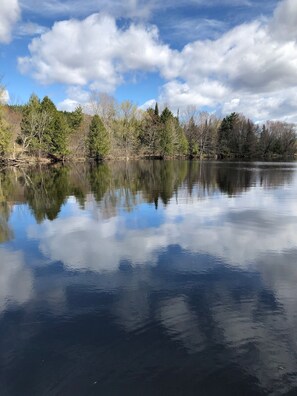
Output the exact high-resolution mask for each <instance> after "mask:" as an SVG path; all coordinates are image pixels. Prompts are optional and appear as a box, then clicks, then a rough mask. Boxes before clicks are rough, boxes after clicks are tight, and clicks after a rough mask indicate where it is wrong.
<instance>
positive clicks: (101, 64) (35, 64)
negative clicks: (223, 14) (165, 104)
mask: <svg viewBox="0 0 297 396" xmlns="http://www.w3.org/2000/svg"><path fill="white" fill-rule="evenodd" d="M61 38H63V39H61ZM29 50H30V53H31V56H30V57H23V58H19V66H20V69H21V71H23V72H31V73H32V74H33V76H34V77H35V78H36V79H37V80H39V81H40V82H41V83H54V82H59V83H66V84H73V85H81V86H83V85H87V84H90V85H91V86H92V87H96V89H100V90H102V91H111V90H113V89H114V88H115V87H116V86H117V85H119V84H121V83H122V82H123V74H124V73H125V72H128V71H136V70H142V71H155V70H158V69H159V70H164V73H166V74H168V75H170V68H169V67H168V66H169V60H170V57H171V55H172V51H171V50H170V49H169V47H168V46H167V45H164V44H162V43H160V42H159V37H158V30H157V29H156V28H155V27H145V26H143V25H135V24H131V25H130V26H129V27H128V28H127V29H119V28H118V26H117V25H116V21H115V19H114V18H112V17H111V16H108V15H104V14H94V15H91V16H90V17H88V18H86V19H84V20H83V21H79V20H75V19H72V20H69V21H62V22H57V23H55V24H54V26H53V28H52V29H51V31H49V32H48V33H45V34H43V35H41V36H40V37H39V38H35V39H33V41H32V42H31V44H30V46H29Z"/></svg>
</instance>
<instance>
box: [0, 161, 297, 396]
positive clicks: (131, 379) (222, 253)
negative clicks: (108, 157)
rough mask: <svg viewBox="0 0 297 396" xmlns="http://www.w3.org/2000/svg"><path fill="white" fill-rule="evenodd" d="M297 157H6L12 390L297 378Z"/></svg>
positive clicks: (267, 382)
mask: <svg viewBox="0 0 297 396" xmlns="http://www.w3.org/2000/svg"><path fill="white" fill-rule="evenodd" d="M296 307H297V164H296V163H261V162H250V163H239V162H238V163H236V162H202V163H200V162H195V161H193V162H187V161H139V162H136V161H135V162H132V161H131V162H110V163H106V164H102V165H99V166H97V167H96V166H93V167H89V166H87V165H84V164H81V165H80V164H73V165H69V166H66V167H51V168H46V167H40V168H38V167H37V168H24V169H6V170H4V171H2V172H1V173H0V394H1V396H14V395H16V396H23V395H24V396H27V395H28V396H35V395H36V396H41V395H63V396H65V395H71V396H76V395H77V396H84V395H88V396H89V395H108V396H109V395H129V396H133V395H144V396H146V395H154V396H155V395H162V396H163V395H170V396H175V395H228V396H230V395H267V394H269V395H270V394H272V395H283V394H292V395H293V394H297V330H296V329H297V308H296Z"/></svg>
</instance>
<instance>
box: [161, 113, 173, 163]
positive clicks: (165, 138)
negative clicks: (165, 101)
mask: <svg viewBox="0 0 297 396" xmlns="http://www.w3.org/2000/svg"><path fill="white" fill-rule="evenodd" d="M174 132H175V131H174V121H173V120H172V119H170V118H169V119H167V121H166V122H165V124H164V126H163V127H162V129H161V134H160V153H161V156H162V157H166V156H171V155H172V154H173V152H174V145H173V142H174Z"/></svg>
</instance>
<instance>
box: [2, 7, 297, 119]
mask: <svg viewBox="0 0 297 396" xmlns="http://www.w3.org/2000/svg"><path fill="white" fill-rule="evenodd" d="M0 3H1V6H0V75H1V76H3V77H2V82H3V83H4V84H5V86H6V99H8V98H9V100H10V103H12V104H17V103H24V102H25V101H27V100H28V98H29V97H30V95H31V93H33V92H34V93H36V94H37V95H38V96H39V97H43V96H45V95H48V96H50V97H51V99H52V100H53V101H54V102H55V103H56V105H57V106H58V108H60V109H64V110H73V109H74V108H75V107H76V106H77V105H78V104H81V105H85V104H86V103H87V102H88V100H89V93H90V91H92V90H96V91H100V92H106V93H108V94H110V95H112V96H114V97H115V98H116V99H117V100H119V101H123V100H131V101H133V102H134V103H136V104H137V105H138V106H139V107H142V108H146V107H148V106H150V105H153V104H154V103H155V101H158V102H159V103H160V104H161V105H168V106H170V107H171V108H172V109H173V110H174V111H177V109H180V110H181V111H183V110H185V109H186V108H187V107H188V106H195V107H196V108H197V110H200V111H204V110H207V111H210V112H214V113H217V114H220V115H225V114H228V113H230V112H233V111H235V112H239V113H244V114H245V115H246V116H248V117H250V118H252V119H253V120H255V121H265V120H268V119H279V120H284V121H287V122H297V90H296V86H297V1H296V0H266V1H263V0H183V1H182V2H181V1H178V0H163V1H157V0H126V1H122V0H84V1H82V0H63V1H62V0H47V1H42V0H0Z"/></svg>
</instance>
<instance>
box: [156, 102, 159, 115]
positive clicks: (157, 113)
mask: <svg viewBox="0 0 297 396" xmlns="http://www.w3.org/2000/svg"><path fill="white" fill-rule="evenodd" d="M155 116H156V117H159V106H158V102H156V105H155Z"/></svg>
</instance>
